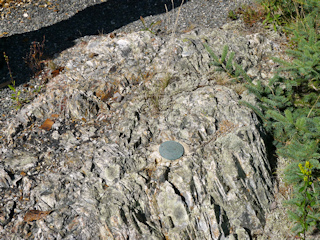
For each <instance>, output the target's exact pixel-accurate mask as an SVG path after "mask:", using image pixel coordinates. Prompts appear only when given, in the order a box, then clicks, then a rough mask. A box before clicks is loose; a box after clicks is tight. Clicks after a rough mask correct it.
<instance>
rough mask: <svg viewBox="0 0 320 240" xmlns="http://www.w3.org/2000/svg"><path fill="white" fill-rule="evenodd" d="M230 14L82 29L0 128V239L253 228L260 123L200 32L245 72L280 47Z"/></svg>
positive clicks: (262, 190) (267, 197)
mask: <svg viewBox="0 0 320 240" xmlns="http://www.w3.org/2000/svg"><path fill="white" fill-rule="evenodd" d="M237 24H240V25H241V23H239V22H238V23H232V24H228V25H226V26H225V27H224V29H215V30H213V31H212V30H211V31H209V30H207V31H204V30H203V31H200V30H199V31H192V32H189V33H186V34H184V35H181V36H177V37H175V38H171V37H170V36H169V37H160V36H155V35H152V34H151V33H149V32H137V33H132V34H128V35H125V34H124V35H117V36H114V35H103V36H91V37H84V38H82V39H80V40H79V42H78V44H77V45H76V46H75V47H74V48H71V49H68V50H66V51H65V52H63V53H62V56H63V57H62V56H58V57H57V58H56V59H54V63H55V64H56V65H59V66H64V67H65V70H64V71H63V72H62V73H60V74H59V75H57V76H55V77H54V78H52V79H49V82H48V84H47V86H46V89H45V91H44V92H42V93H41V94H39V95H38V97H37V98H35V99H34V100H33V101H32V102H30V103H28V104H27V105H25V106H24V107H23V108H22V109H21V110H19V111H18V113H17V116H16V117H15V118H14V119H8V121H7V125H6V127H5V128H4V129H2V130H1V135H2V136H3V137H4V138H5V144H4V145H3V146H2V147H1V149H0V155H1V157H0V187H1V193H0V196H1V203H0V204H1V212H0V238H4V239H5V238H6V237H5V236H9V235H10V236H12V239H26V238H33V239H252V238H253V236H257V235H259V234H263V229H264V225H265V222H266V212H268V211H269V207H270V204H271V203H272V201H273V182H272V180H271V175H272V173H271V167H270V163H269V159H268V149H266V144H265V139H264V137H263V136H264V131H263V128H262V127H261V125H260V123H259V121H258V119H257V117H256V115H255V114H254V113H253V112H252V111H251V110H249V109H247V108H246V107H244V106H241V105H239V103H238V101H239V100H240V99H247V100H248V101H254V100H252V99H251V98H252V97H251V96H249V95H247V93H246V91H244V88H243V87H242V86H241V84H233V85H230V84H229V83H228V82H229V79H228V76H227V75H224V74H223V73H217V72H215V71H214V67H213V66H211V65H210V64H209V63H210V61H211V59H210V56H209V54H208V53H207V52H206V50H205V48H204V47H203V45H202V42H203V41H206V42H207V43H208V44H209V45H210V46H211V47H212V49H213V51H214V52H216V53H217V55H219V54H220V53H221V50H222V47H223V46H224V45H225V44H228V45H229V47H230V50H232V51H234V52H235V53H236V58H235V61H237V62H238V63H239V64H242V66H243V67H244V69H245V71H246V72H247V73H248V74H250V76H251V77H252V78H253V79H267V78H268V77H269V76H270V75H271V74H272V70H273V68H274V67H275V65H274V64H273V63H272V61H269V60H268V56H269V55H276V54H277V53H278V52H279V47H280V46H279V45H278V44H277V43H276V41H275V40H274V39H273V40H270V39H268V38H266V37H265V36H263V34H248V35H247V36H245V35H241V34H240V33H239V31H238V30H239V26H240V25H237ZM75 52H77V54H76V55H75V54H74V53H75ZM65 59H68V61H66V60H65ZM218 83H220V84H221V83H223V85H219V84H218ZM167 140H174V141H177V142H179V143H181V144H182V145H183V147H184V155H183V156H182V157H181V158H179V159H177V160H174V161H170V160H166V159H164V158H162V157H161V155H160V154H159V146H160V144H161V143H163V142H164V141H167ZM8 234H9V235H8Z"/></svg>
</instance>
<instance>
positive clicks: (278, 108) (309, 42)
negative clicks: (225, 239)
mask: <svg viewBox="0 0 320 240" xmlns="http://www.w3.org/2000/svg"><path fill="white" fill-rule="evenodd" d="M311 2H313V0H311ZM304 3H305V5H304V6H309V4H310V3H307V1H305V2H304ZM318 5H319V2H318ZM305 12H306V11H305ZM309 12H310V13H309V14H308V15H306V16H305V18H304V19H303V20H299V21H297V22H296V24H295V25H294V27H293V28H292V29H293V30H292V29H291V30H290V29H288V31H291V32H292V36H293V38H292V41H293V42H295V44H294V45H293V46H295V47H294V48H292V49H289V50H287V54H288V55H290V56H291V57H292V58H293V60H292V61H290V62H287V61H284V60H281V59H278V58H273V59H274V60H275V61H276V62H278V63H280V64H281V65H282V67H281V68H279V71H278V73H277V74H276V75H275V76H274V77H273V78H271V79H269V81H268V83H262V82H261V81H258V82H257V83H253V81H252V80H251V79H250V77H249V76H248V75H247V74H246V73H245V72H244V71H243V70H242V68H241V67H240V66H238V65H237V64H235V63H232V64H231V62H229V64H227V62H228V61H231V60H230V59H226V57H225V56H227V55H228V54H227V53H226V51H227V47H224V50H223V51H222V55H221V58H218V57H217V56H216V55H215V54H214V53H213V52H212V50H211V49H209V47H208V46H207V45H205V44H204V46H205V48H206V49H207V50H208V52H209V54H210V55H211V57H212V58H213V60H214V65H216V66H217V70H218V71H225V72H227V73H228V75H230V76H233V77H234V78H236V79H237V80H238V81H241V80H245V81H246V85H245V86H246V88H247V89H248V90H249V91H250V92H251V93H253V94H254V95H255V96H256V98H257V100H258V103H257V104H256V105H252V104H250V103H248V102H245V101H240V103H241V104H243V105H245V106H247V107H249V108H251V109H253V110H254V111H255V112H256V114H257V115H258V116H259V117H260V118H261V120H262V122H263V126H264V127H265V129H266V130H267V132H268V133H269V134H270V135H272V136H273V139H274V142H273V144H274V145H275V146H276V148H277V151H276V152H277V154H278V155H279V156H282V157H284V158H285V159H287V160H288V162H287V166H286V168H285V172H284V173H285V175H284V180H285V181H286V182H287V183H288V184H290V185H291V186H293V195H292V196H291V199H290V200H289V201H287V204H289V205H290V206H292V207H293V210H292V211H289V215H290V216H291V219H292V220H293V221H294V222H295V223H296V224H295V226H294V228H293V229H292V230H293V231H294V232H295V233H296V234H297V237H299V238H301V239H306V236H307V234H308V233H311V231H312V230H315V229H320V194H319V193H320V163H319V159H320V147H319V142H320V101H319V100H320V41H319V40H320V35H319V18H318V15H317V14H314V12H312V11H309ZM230 56H231V54H230ZM233 56H234V55H232V57H233ZM226 61H227V62H226ZM282 73H286V74H282Z"/></svg>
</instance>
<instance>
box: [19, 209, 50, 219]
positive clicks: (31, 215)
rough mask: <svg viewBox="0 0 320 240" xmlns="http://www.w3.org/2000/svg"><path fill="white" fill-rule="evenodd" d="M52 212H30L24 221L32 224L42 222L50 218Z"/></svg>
mask: <svg viewBox="0 0 320 240" xmlns="http://www.w3.org/2000/svg"><path fill="white" fill-rule="evenodd" d="M51 212H52V211H40V210H29V211H28V212H27V213H26V214H25V215H24V218H23V220H24V221H26V222H32V221H37V220H40V219H41V218H44V217H46V216H48V215H49V214H50V213H51Z"/></svg>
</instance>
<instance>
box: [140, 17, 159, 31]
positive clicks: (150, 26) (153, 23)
mask: <svg viewBox="0 0 320 240" xmlns="http://www.w3.org/2000/svg"><path fill="white" fill-rule="evenodd" d="M140 21H141V22H142V24H143V29H142V31H148V32H150V33H152V34H156V33H155V32H154V31H153V28H154V27H155V26H157V25H160V24H161V20H159V21H156V22H152V23H151V24H150V25H149V26H147V24H146V21H145V20H144V18H143V17H142V16H140Z"/></svg>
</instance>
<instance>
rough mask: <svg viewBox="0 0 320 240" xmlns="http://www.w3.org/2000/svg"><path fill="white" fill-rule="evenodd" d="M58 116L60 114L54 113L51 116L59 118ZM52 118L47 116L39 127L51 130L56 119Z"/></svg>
mask: <svg viewBox="0 0 320 240" xmlns="http://www.w3.org/2000/svg"><path fill="white" fill-rule="evenodd" d="M58 116H59V115H58V114H52V115H51V118H52V119H55V118H57V117H58ZM52 119H49V118H47V119H46V120H45V121H44V123H42V125H41V126H40V127H39V128H41V129H43V130H46V131H50V130H51V127H52V125H53V124H54V120H52Z"/></svg>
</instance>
